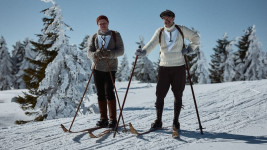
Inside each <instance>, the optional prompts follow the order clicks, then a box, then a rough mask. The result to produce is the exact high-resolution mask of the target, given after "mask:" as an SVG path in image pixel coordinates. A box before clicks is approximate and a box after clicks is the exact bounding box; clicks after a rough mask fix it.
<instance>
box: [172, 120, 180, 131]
mask: <svg viewBox="0 0 267 150" xmlns="http://www.w3.org/2000/svg"><path fill="white" fill-rule="evenodd" d="M172 127H173V128H176V129H177V130H180V123H179V122H178V121H176V122H174V121H173V124H172Z"/></svg>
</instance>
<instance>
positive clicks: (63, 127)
mask: <svg viewBox="0 0 267 150" xmlns="http://www.w3.org/2000/svg"><path fill="white" fill-rule="evenodd" d="M60 126H61V128H62V129H63V131H64V132H69V130H68V129H66V128H65V126H64V125H63V124H61V125H60Z"/></svg>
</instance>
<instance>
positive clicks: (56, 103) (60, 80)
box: [35, 44, 94, 119]
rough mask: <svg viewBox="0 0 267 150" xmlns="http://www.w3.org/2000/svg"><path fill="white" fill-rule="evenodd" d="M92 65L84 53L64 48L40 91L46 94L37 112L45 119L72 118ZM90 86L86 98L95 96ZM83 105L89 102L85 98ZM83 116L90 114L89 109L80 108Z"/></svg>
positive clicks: (47, 71) (37, 106)
mask: <svg viewBox="0 0 267 150" xmlns="http://www.w3.org/2000/svg"><path fill="white" fill-rule="evenodd" d="M90 66H91V61H90V59H88V58H87V55H86V53H84V51H80V50H77V47H76V46H75V45H74V46H68V45H65V44H64V45H62V46H61V48H60V50H59V51H58V55H57V57H56V58H55V59H54V61H53V62H52V63H50V64H49V65H48V67H47V68H46V76H45V78H44V79H43V80H42V82H41V83H40V86H39V89H38V90H41V91H45V93H44V94H42V95H41V96H39V97H38V99H37V104H36V106H35V109H36V110H40V111H41V113H40V115H41V116H42V117H43V118H45V119H55V118H63V117H73V116H74V115H75V112H76V109H77V107H78V104H79V102H80V100H81V97H82V95H83V92H84V90H85V86H86V85H87V81H88V79H89V76H90V73H91V70H90ZM92 86H93V85H92V84H90V86H89V88H88V90H87V91H86V94H87V95H88V94H90V93H93V92H94V91H93V90H92ZM84 102H85V103H86V102H89V99H88V98H86V97H85V99H84ZM80 110H81V111H80V113H81V114H85V113H88V112H89V108H86V107H85V106H84V103H82V105H81V109H80Z"/></svg>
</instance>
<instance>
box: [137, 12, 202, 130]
mask: <svg viewBox="0 0 267 150" xmlns="http://www.w3.org/2000/svg"><path fill="white" fill-rule="evenodd" d="M160 17H161V18H162V20H163V22H164V28H159V29H157V30H156V32H155V33H154V35H153V37H152V38H151V40H150V41H149V42H148V43H147V44H146V45H145V46H144V47H143V49H137V50H136V53H135V54H136V55H138V56H145V55H148V54H149V53H150V52H151V51H152V50H153V49H154V48H155V47H156V46H157V44H160V64H159V66H160V67H159V72H158V83H157V88H156V96H157V99H156V103H155V107H156V110H157V111H156V113H157V119H156V120H155V121H154V123H152V125H151V127H152V128H161V127H162V112H163V106H164V98H165V97H166V95H167V93H168V90H169V87H170V85H171V87H172V88H171V89H172V91H173V94H174V98H175V100H174V118H173V127H175V128H176V129H180V123H179V115H180V111H181V107H182V96H183V91H184V88H185V82H186V73H185V60H184V55H185V54H187V53H189V52H191V51H193V50H196V49H197V48H198V47H199V35H198V34H197V33H196V32H194V31H192V30H190V29H189V28H187V27H185V26H180V25H176V24H175V23H174V19H175V14H174V13H173V12H172V11H170V10H166V11H163V12H162V13H161V14H160ZM179 30H181V32H182V33H181V32H180V31H179ZM182 34H183V35H182ZM183 36H184V38H186V39H188V40H189V41H190V42H191V43H190V45H189V46H188V47H187V48H183V44H184V39H183ZM159 42H160V43H159Z"/></svg>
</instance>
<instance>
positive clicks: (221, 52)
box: [209, 33, 229, 83]
mask: <svg viewBox="0 0 267 150" xmlns="http://www.w3.org/2000/svg"><path fill="white" fill-rule="evenodd" d="M227 38H228V36H227V34H226V33H225V34H224V36H223V38H222V39H219V40H217V43H218V45H217V46H216V47H215V48H213V51H214V54H213V55H211V63H210V66H211V68H210V69H209V72H210V80H211V83H221V82H223V72H224V66H222V65H221V64H222V63H224V62H225V58H226V50H225V48H226V45H227V44H228V43H229V41H228V40H227Z"/></svg>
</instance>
